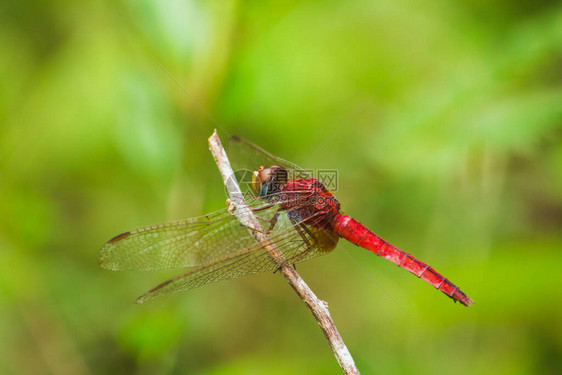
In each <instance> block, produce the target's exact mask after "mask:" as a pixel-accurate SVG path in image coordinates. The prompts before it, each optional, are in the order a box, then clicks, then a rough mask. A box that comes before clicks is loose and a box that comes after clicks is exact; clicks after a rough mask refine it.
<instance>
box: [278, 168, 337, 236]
mask: <svg viewBox="0 0 562 375" xmlns="http://www.w3.org/2000/svg"><path fill="white" fill-rule="evenodd" d="M281 196H282V205H283V208H284V209H286V210H288V211H289V212H291V213H292V215H294V216H297V217H296V219H297V220H299V221H304V222H307V223H308V224H310V225H312V226H315V227H317V228H328V227H329V226H330V224H331V222H332V221H333V219H334V218H335V217H336V215H338V214H339V212H340V203H339V202H338V200H337V199H336V197H334V196H333V195H332V193H330V192H329V191H328V189H326V187H325V186H324V184H323V183H322V182H320V181H318V180H317V179H316V178H296V179H293V180H290V181H289V182H287V183H286V184H285V186H284V187H283V191H282V193H281Z"/></svg>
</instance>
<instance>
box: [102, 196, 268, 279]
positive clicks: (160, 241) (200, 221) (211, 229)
mask: <svg viewBox="0 0 562 375" xmlns="http://www.w3.org/2000/svg"><path fill="white" fill-rule="evenodd" d="M250 205H251V207H252V208H253V209H256V210H258V209H259V208H260V206H261V207H266V208H265V209H262V210H260V211H259V214H260V217H263V218H271V217H273V215H274V214H275V212H276V211H277V209H278V206H277V205H271V204H268V205H265V204H264V203H263V202H261V201H259V200H254V201H252V202H251V203H250ZM254 244H255V240H254V238H253V237H252V236H251V235H250V232H249V230H248V228H246V227H244V226H242V224H240V222H239V221H238V220H237V219H236V218H235V217H234V216H232V215H231V214H230V213H229V212H228V211H227V210H226V209H224V210H221V211H216V212H214V213H211V214H208V215H204V216H199V217H194V218H190V219H183V220H177V221H171V222H167V223H162V224H157V225H150V226H146V227H142V228H138V229H135V230H132V231H130V232H125V233H122V234H120V235H118V236H116V237H114V238H112V239H111V240H109V241H108V242H107V243H106V244H105V245H104V246H103V247H102V249H101V251H100V253H99V256H98V262H99V264H100V265H101V266H102V267H103V268H106V269H110V270H114V271H117V270H158V269H170V268H181V267H188V266H198V265H201V264H207V263H210V262H213V261H215V260H216V259H219V258H222V257H224V256H226V255H228V254H230V253H232V252H236V251H237V250H239V249H244V248H247V247H250V246H252V245H254Z"/></svg>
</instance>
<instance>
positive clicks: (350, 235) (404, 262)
mask: <svg viewBox="0 0 562 375" xmlns="http://www.w3.org/2000/svg"><path fill="white" fill-rule="evenodd" d="M332 229H333V230H334V231H335V232H336V233H338V234H339V235H340V236H341V237H343V238H345V239H346V240H348V241H350V242H352V243H353V244H355V245H357V246H360V247H362V248H365V249H367V250H369V251H372V252H373V253H375V254H377V255H379V256H381V257H383V258H385V259H387V260H390V261H391V262H392V263H394V264H396V265H398V266H400V267H402V268H404V269H406V270H408V271H410V272H411V273H413V274H414V275H416V276H417V277H419V278H421V279H423V280H425V281H427V282H428V283H430V284H431V285H433V286H434V287H435V288H437V289H439V290H440V291H442V292H443V293H445V294H446V295H447V296H449V297H451V298H452V299H453V300H454V301H455V302H456V301H459V302H460V303H462V304H463V305H465V306H470V304H471V303H473V302H474V301H472V300H471V299H470V298H469V297H468V296H467V295H466V294H464V293H463V292H462V291H461V290H460V289H459V288H458V287H457V286H456V285H454V284H453V283H451V282H450V281H449V280H447V279H446V278H445V277H444V276H442V275H441V274H439V273H437V272H436V271H435V270H434V269H433V268H431V267H430V266H428V265H427V264H425V263H423V262H420V261H419V260H417V259H416V258H414V257H413V256H411V255H410V254H408V253H406V252H404V251H402V250H400V249H399V248H397V247H396V246H394V245H392V244H390V243H388V242H386V241H385V240H383V239H382V238H380V237H379V236H377V235H376V234H374V233H373V232H371V231H370V230H369V229H368V228H367V227H365V226H364V225H363V224H361V223H360V222H358V221H357V220H355V219H353V218H351V217H349V216H346V215H336V216H335V217H334V220H333V221H332Z"/></svg>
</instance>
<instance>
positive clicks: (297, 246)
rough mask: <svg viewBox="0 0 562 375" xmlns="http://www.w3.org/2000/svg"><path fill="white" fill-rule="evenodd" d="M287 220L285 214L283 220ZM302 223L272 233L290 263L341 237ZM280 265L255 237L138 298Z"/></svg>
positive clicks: (320, 252) (332, 244)
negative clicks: (243, 246)
mask: <svg viewBox="0 0 562 375" xmlns="http://www.w3.org/2000/svg"><path fill="white" fill-rule="evenodd" d="M285 219H286V220H288V219H287V218H286V217H285V218H283V220H285ZM300 225H301V223H297V224H295V225H288V226H287V225H283V224H282V225H281V227H284V228H285V229H284V230H281V231H278V232H277V233H276V234H275V235H271V236H270V238H271V240H272V241H273V242H274V243H275V244H276V246H277V248H278V249H279V250H280V251H281V253H283V257H284V258H285V260H286V261H287V262H289V263H298V262H303V261H305V260H309V259H312V258H315V257H317V256H320V255H323V254H326V253H328V252H330V251H331V250H333V249H334V248H335V247H336V244H337V241H338V239H339V237H338V236H337V235H336V234H335V233H334V232H333V231H330V230H321V229H318V228H313V227H309V226H306V225H304V226H303V228H302V229H297V228H299V226H300ZM279 267H280V260H279V259H272V258H271V257H270V256H269V255H268V254H267V252H266V251H265V250H264V248H263V246H262V245H261V244H259V243H257V242H255V240H254V244H253V245H252V246H250V247H248V248H244V249H240V250H238V251H235V252H231V253H229V254H228V255H226V256H224V257H223V258H220V259H216V260H215V261H213V262H211V263H208V264H205V265H203V266H201V267H198V268H195V269H193V270H191V271H189V272H187V273H184V274H182V275H179V276H177V277H175V278H173V279H170V280H168V281H166V282H164V283H162V284H160V285H158V286H157V287H155V288H154V289H152V290H150V291H149V292H147V293H145V294H143V295H142V296H140V297H139V298H138V299H137V302H138V303H143V302H146V301H149V300H151V299H154V298H157V297H161V296H164V295H167V294H172V293H177V292H181V291H184V290H188V289H192V288H197V287H200V286H202V285H205V284H208V283H213V282H217V281H221V280H228V279H234V278H237V277H241V276H245V275H249V274H254V273H261V272H266V271H275V270H277V269H279Z"/></svg>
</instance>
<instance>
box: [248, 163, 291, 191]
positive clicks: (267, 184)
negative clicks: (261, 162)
mask: <svg viewBox="0 0 562 375" xmlns="http://www.w3.org/2000/svg"><path fill="white" fill-rule="evenodd" d="M287 175H288V174H287V170H286V169H285V168H283V167H280V166H278V165H273V166H271V167H269V168H265V167H263V166H262V167H260V169H258V170H257V171H255V172H254V174H253V176H252V188H253V189H254V192H256V194H258V195H259V196H260V197H265V196H268V195H269V196H271V195H274V194H278V193H279V192H281V191H282V189H283V186H285V184H286V183H287Z"/></svg>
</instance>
